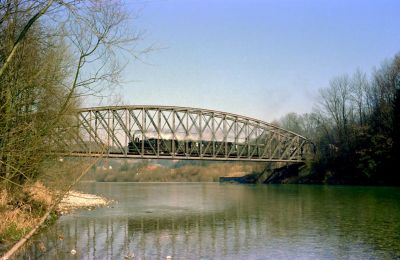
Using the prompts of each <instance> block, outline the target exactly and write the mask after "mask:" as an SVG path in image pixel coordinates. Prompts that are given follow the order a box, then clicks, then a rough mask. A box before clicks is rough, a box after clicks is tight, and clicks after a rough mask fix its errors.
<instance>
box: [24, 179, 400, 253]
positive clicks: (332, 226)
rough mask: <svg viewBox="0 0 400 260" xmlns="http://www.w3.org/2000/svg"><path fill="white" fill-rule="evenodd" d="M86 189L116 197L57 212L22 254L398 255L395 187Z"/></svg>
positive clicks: (111, 186)
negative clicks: (111, 202)
mask: <svg viewBox="0 0 400 260" xmlns="http://www.w3.org/2000/svg"><path fill="white" fill-rule="evenodd" d="M84 189H85V190H86V191H91V192H95V193H99V194H102V195H105V196H110V197H114V198H116V199H117V200H118V201H119V203H118V204H116V205H115V206H114V208H103V209H97V210H95V211H79V212H76V213H74V214H72V215H69V216H64V217H62V218H61V219H60V220H59V221H58V223H57V224H56V225H54V226H53V227H51V228H49V230H47V231H46V232H43V233H42V234H41V235H39V236H37V237H36V238H35V239H34V242H33V244H32V246H30V247H27V248H26V249H25V251H24V252H21V255H20V257H23V258H25V259H28V258H29V257H31V258H42V259H69V258H71V259H124V257H125V256H127V255H129V254H131V253H134V254H135V256H136V257H135V259H165V258H166V256H172V257H173V259H199V258H203V259H235V258H236V259H237V258H240V259H264V258H273V259H275V258H287V259H288V258H330V259H347V258H379V259H381V258H399V257H400V206H399V204H398V201H399V199H400V191H399V189H394V188H360V187H324V186H295V185H293V186H292V185H286V186H241V185H218V184H132V183H131V184H93V185H92V186H90V187H85V188H84ZM60 236H61V238H63V239H62V240H60ZM39 242H44V244H45V245H46V247H47V250H46V252H41V251H40V250H39V249H38V246H37V245H38V243H39ZM71 249H76V251H77V254H76V255H71V253H70V251H71Z"/></svg>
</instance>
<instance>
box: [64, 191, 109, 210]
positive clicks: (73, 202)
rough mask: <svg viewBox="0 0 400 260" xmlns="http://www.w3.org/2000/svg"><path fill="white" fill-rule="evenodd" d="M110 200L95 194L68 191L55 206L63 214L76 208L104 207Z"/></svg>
mask: <svg viewBox="0 0 400 260" xmlns="http://www.w3.org/2000/svg"><path fill="white" fill-rule="evenodd" d="M111 202H112V201H111V200H107V199H106V198H103V197H100V196H97V195H93V194H87V193H82V192H78V191H70V192H68V193H67V194H66V195H65V197H64V198H63V199H62V200H61V202H60V204H59V205H58V207H57V211H58V212H60V213H61V214H64V213H66V212H70V211H72V210H74V209H78V208H89V209H91V208H95V207H104V206H107V205H109V204H110V203H111Z"/></svg>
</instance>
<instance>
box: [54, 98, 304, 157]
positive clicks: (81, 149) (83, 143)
mask: <svg viewBox="0 0 400 260" xmlns="http://www.w3.org/2000/svg"><path fill="white" fill-rule="evenodd" d="M76 118H77V121H78V122H77V124H76V126H75V127H69V128H68V129H69V130H68V131H70V133H68V140H58V143H60V142H61V141H62V143H63V146H64V147H65V151H63V152H65V153H72V154H75V155H77V156H97V155H99V154H100V153H101V152H102V153H104V151H105V153H106V154H103V155H102V156H109V157H132V158H165V159H207V160H238V161H271V162H272V161H282V162H300V161H303V160H304V156H305V153H306V152H307V151H308V150H309V149H308V148H307V146H309V145H310V142H309V141H308V140H307V139H306V138H305V137H303V136H301V135H298V134H296V133H293V132H291V131H287V130H285V129H282V128H279V127H277V126H275V125H272V124H269V123H266V122H263V121H260V120H256V119H252V118H249V117H244V116H240V115H235V114H230V113H225V112H220V111H213V110H207V109H198V108H188V107H169V106H119V107H96V108H87V109H82V110H79V111H78V112H77V117H76ZM104 148H106V149H104Z"/></svg>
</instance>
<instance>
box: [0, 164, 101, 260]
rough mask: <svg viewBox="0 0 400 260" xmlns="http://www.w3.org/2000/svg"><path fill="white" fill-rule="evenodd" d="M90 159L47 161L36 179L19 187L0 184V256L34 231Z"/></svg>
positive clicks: (77, 177)
mask: <svg viewBox="0 0 400 260" xmlns="http://www.w3.org/2000/svg"><path fill="white" fill-rule="evenodd" d="M93 163H94V159H70V160H57V161H48V162H46V163H45V164H43V171H42V173H41V174H40V175H38V178H37V179H36V180H30V181H27V182H25V183H24V184H23V185H17V184H16V183H10V182H8V183H5V182H1V183H0V219H1V221H0V255H2V254H3V253H5V252H6V251H7V250H8V249H9V248H11V247H12V246H13V245H14V244H15V243H16V242H17V241H19V240H20V239H21V238H23V237H24V236H25V235H26V234H28V233H29V232H30V231H31V230H32V229H33V228H35V227H36V226H37V225H38V224H39V222H41V219H42V218H43V216H44V215H45V214H46V213H48V212H49V211H50V210H52V211H53V212H52V213H51V214H50V216H51V217H50V219H48V220H50V222H52V220H54V218H57V214H58V213H57V212H56V211H55V210H53V209H55V206H56V205H57V204H58V203H59V202H60V201H61V198H62V197H63V195H64V194H65V193H66V192H67V191H68V190H69V189H70V188H71V186H72V185H73V184H74V183H75V182H76V181H77V180H79V179H80V177H81V176H82V175H83V174H84V173H85V172H87V171H88V170H89V169H90V167H91V165H93Z"/></svg>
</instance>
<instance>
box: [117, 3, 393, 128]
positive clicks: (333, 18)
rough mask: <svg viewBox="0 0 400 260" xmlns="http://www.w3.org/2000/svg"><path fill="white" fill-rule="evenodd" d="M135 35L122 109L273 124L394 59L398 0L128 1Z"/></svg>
mask: <svg viewBox="0 0 400 260" xmlns="http://www.w3.org/2000/svg"><path fill="white" fill-rule="evenodd" d="M128 9H129V12H130V13H132V14H139V15H138V17H137V18H136V19H134V20H132V21H131V24H130V26H132V29H134V30H139V31H143V32H144V34H143V39H142V40H141V41H140V42H139V43H138V49H140V48H143V47H146V46H155V49H154V50H153V51H152V52H150V53H148V54H146V55H143V56H140V60H132V61H131V62H130V63H129V64H128V65H127V67H126V70H125V72H124V74H123V81H124V83H122V85H121V87H120V88H119V90H118V93H117V95H119V96H120V97H121V98H122V102H123V103H124V104H131V105H142V104H144V105H175V106H189V107H199V108H207V109H214V110H219V111H224V112H230V113H235V114H240V115H244V116H249V117H253V118H257V119H261V120H265V121H268V122H270V121H273V120H274V119H277V118H280V117H282V116H283V115H285V114H287V113H289V112H296V113H308V112H311V111H312V109H313V107H314V104H315V103H316V101H317V100H318V89H321V88H325V87H327V86H329V80H330V79H332V78H333V77H335V76H338V75H342V74H344V73H349V74H351V73H353V72H354V71H355V70H356V69H361V70H362V71H364V72H366V73H367V74H370V73H371V72H372V71H373V69H374V67H377V66H379V65H380V64H381V63H382V62H383V61H384V60H385V59H390V58H392V57H393V56H394V55H395V54H396V53H399V52H400V29H399V25H400V15H399V10H400V1H398V0H379V1H378V0H377V1H372V0H371V1H368V0H362V1H361V0H360V1H359V0H352V1H350V0H346V1H341V0H335V1H331V0H329V1H328V0H296V1H295V0H292V1H289V0H279V1H278V0H276V1H272V0H271V1H267V0H265V1H261V0H242V1H239V0H229V1H228V0H148V1H128Z"/></svg>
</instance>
